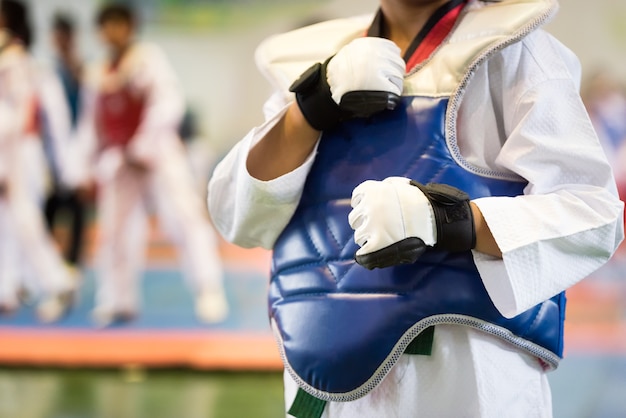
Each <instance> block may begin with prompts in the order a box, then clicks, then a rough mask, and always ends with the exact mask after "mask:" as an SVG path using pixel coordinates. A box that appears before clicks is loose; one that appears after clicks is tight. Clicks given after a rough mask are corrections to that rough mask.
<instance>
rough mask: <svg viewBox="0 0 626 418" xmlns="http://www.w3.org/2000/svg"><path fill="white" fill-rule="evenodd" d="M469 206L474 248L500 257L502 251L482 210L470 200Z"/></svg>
mask: <svg viewBox="0 0 626 418" xmlns="http://www.w3.org/2000/svg"><path fill="white" fill-rule="evenodd" d="M470 206H471V208H472V215H473V216H474V228H475V231H476V246H475V247H474V249H475V250H476V251H480V252H481V253H484V254H488V255H491V256H494V257H498V258H502V251H501V250H500V247H498V244H497V243H496V240H495V238H494V237H493V234H492V233H491V230H490V229H489V225H487V222H486V221H485V218H484V216H483V214H482V212H481V211H480V209H479V208H478V206H476V204H475V203H473V202H470Z"/></svg>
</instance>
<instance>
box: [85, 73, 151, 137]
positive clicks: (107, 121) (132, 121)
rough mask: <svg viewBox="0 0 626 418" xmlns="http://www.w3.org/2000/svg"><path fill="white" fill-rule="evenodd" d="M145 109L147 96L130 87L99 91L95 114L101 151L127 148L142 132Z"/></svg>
mask: <svg viewBox="0 0 626 418" xmlns="http://www.w3.org/2000/svg"><path fill="white" fill-rule="evenodd" d="M111 71H115V68H113V69H112V70H111ZM144 107H145V95H144V94H143V93H141V92H138V91H137V90H136V89H133V88H131V86H130V85H129V84H128V83H123V84H121V85H120V86H119V87H118V88H117V89H114V90H112V91H106V92H105V91H100V92H99V94H98V97H97V99H96V112H95V124H96V131H97V134H98V138H99V141H100V148H101V149H105V148H110V147H126V146H127V145H128V143H129V142H130V141H131V140H132V138H133V136H134V135H135V133H136V132H137V129H138V128H139V124H140V123H141V119H142V117H143V113H144Z"/></svg>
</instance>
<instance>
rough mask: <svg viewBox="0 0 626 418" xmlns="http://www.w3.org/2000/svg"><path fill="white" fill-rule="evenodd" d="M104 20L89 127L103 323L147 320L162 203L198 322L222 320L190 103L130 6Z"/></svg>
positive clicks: (84, 120)
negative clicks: (152, 247)
mask: <svg viewBox="0 0 626 418" xmlns="http://www.w3.org/2000/svg"><path fill="white" fill-rule="evenodd" d="M96 21H97V25H98V28H99V31H100V35H101V38H102V40H103V42H104V43H105V44H106V46H107V48H108V57H107V59H106V60H105V62H104V63H102V65H99V66H98V67H97V68H96V69H95V70H94V71H93V72H90V75H89V77H88V83H87V85H86V93H87V94H86V95H84V96H83V97H84V100H85V103H84V113H83V115H82V116H81V122H80V125H81V126H79V131H82V133H80V132H79V135H82V136H83V137H85V138H87V139H86V140H85V139H83V140H82V143H83V144H86V143H91V144H92V150H94V151H95V160H96V166H97V167H96V173H95V179H96V182H97V185H98V199H97V200H98V202H97V214H98V218H99V233H100V239H99V254H98V284H97V293H96V306H95V308H94V310H93V319H94V321H95V323H96V324H97V325H99V326H107V325H109V324H111V323H115V322H124V321H128V320H131V319H133V318H134V317H135V316H136V315H137V314H138V311H139V309H140V306H139V305H140V294H139V275H140V273H141V268H142V265H143V256H144V252H145V240H146V221H147V215H148V214H147V210H148V204H149V203H153V204H154V206H155V207H156V211H157V214H158V215H159V219H160V221H161V225H162V226H163V228H164V229H165V230H166V232H167V233H169V235H170V237H171V238H172V239H173V240H174V242H175V243H176V244H177V246H178V248H179V250H180V252H181V255H182V258H183V260H182V261H183V264H184V268H185V272H186V273H187V275H186V276H187V278H188V279H189V281H190V286H191V288H192V290H193V292H194V295H195V312H196V316H197V317H198V318H199V319H200V320H201V321H204V322H207V323H214V322H219V321H222V320H224V319H225V317H226V315H227V313H228V304H227V301H226V297H225V293H224V288H223V278H222V275H223V272H222V264H221V260H220V257H219V253H218V248H217V240H216V236H215V233H214V231H213V229H212V227H211V225H210V223H209V218H208V214H207V213H206V209H205V207H204V205H203V204H202V199H201V198H200V196H199V195H198V194H197V193H196V192H195V190H194V182H193V178H192V175H191V171H190V167H189V165H188V162H187V160H186V157H185V151H184V146H183V143H182V141H181V139H180V137H179V135H178V133H177V132H178V128H179V124H180V120H181V118H182V115H183V111H184V101H183V98H182V95H181V91H180V88H179V85H178V82H177V80H176V78H175V75H174V73H173V70H172V69H171V68H170V65H169V63H168V62H167V60H166V57H165V56H164V54H163V52H162V51H161V50H160V49H159V48H158V47H157V46H156V45H152V44H148V43H144V42H139V41H137V40H136V38H135V31H136V29H137V17H136V15H135V12H134V11H133V10H132V9H131V8H130V7H128V6H126V5H123V4H117V3H112V4H106V5H104V6H103V7H102V8H101V9H100V11H99V13H98V14H97V17H96ZM88 138H92V139H95V141H89V139H88ZM88 154H89V153H88Z"/></svg>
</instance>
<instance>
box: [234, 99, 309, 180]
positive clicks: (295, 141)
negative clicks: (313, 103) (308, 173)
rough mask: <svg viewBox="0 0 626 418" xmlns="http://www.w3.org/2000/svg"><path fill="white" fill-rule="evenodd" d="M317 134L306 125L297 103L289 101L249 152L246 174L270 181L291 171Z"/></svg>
mask: <svg viewBox="0 0 626 418" xmlns="http://www.w3.org/2000/svg"><path fill="white" fill-rule="evenodd" d="M319 136H320V132H319V131H317V130H315V129H313V128H312V127H311V126H309V124H308V123H307V122H306V120H305V119H304V116H302V113H301V112H300V109H299V108H298V105H297V104H296V103H295V102H294V103H292V104H291V106H289V108H288V109H287V112H286V113H285V115H284V116H283V117H282V118H281V119H280V120H279V121H278V123H277V124H276V125H275V126H274V127H273V128H272V129H270V130H269V131H268V133H267V134H266V135H265V137H264V138H263V139H261V140H260V141H259V142H258V143H256V144H255V145H254V146H253V147H252V149H251V150H250V152H249V153H248V158H247V160H246V167H247V170H248V173H250V175H251V176H252V177H254V178H256V179H257V180H262V181H269V180H274V179H276V178H278V177H280V176H282V175H284V174H287V173H290V172H292V171H293V170H295V169H296V168H298V167H300V166H301V165H302V164H303V163H304V162H305V161H306V160H307V158H309V156H310V154H311V152H312V151H313V149H314V148H315V144H316V143H317V140H318V139H319Z"/></svg>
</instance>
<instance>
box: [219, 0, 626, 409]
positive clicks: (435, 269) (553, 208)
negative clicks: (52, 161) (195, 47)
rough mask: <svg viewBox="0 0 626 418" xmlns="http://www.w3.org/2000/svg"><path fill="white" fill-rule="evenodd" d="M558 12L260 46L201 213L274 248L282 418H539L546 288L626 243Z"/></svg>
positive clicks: (285, 38) (551, 340)
mask: <svg viewBox="0 0 626 418" xmlns="http://www.w3.org/2000/svg"><path fill="white" fill-rule="evenodd" d="M557 10H558V4H557V2H556V1H554V0H502V1H479V0H468V1H463V0H452V1H448V0H381V1H380V8H379V9H378V11H377V12H376V13H375V15H374V16H359V17H354V18H348V19H338V20H334V21H328V22H323V23H320V24H318V25H313V26H309V27H306V28H303V29H299V30H296V31H292V32H288V33H285V34H280V35H276V36H274V37H271V38H270V39H268V40H266V41H265V42H264V43H263V44H261V45H260V47H259V48H258V49H257V52H256V61H257V64H258V66H259V68H260V70H261V72H262V73H263V74H264V75H265V76H266V77H267V78H268V79H269V81H270V82H271V84H272V86H273V87H274V89H275V93H274V95H273V96H272V97H271V98H270V99H269V100H268V101H267V103H266V105H265V107H264V110H265V116H266V121H265V122H264V123H263V124H262V125H261V126H258V127H255V128H253V129H252V130H251V131H250V133H249V134H248V135H246V136H245V137H244V138H243V139H242V140H241V141H240V142H239V143H238V144H236V145H235V147H234V148H233V149H232V150H231V151H230V152H229V154H228V155H227V156H226V157H225V158H224V159H223V160H222V162H221V163H220V164H219V165H218V167H217V168H216V170H215V171H214V173H213V177H212V178H211V181H210V184H209V202H208V203H209V208H210V212H211V215H212V216H213V220H214V223H215V225H216V227H217V228H218V230H219V231H220V232H221V233H222V234H223V235H224V237H226V238H227V239H228V240H229V241H232V242H234V243H236V244H238V245H241V246H243V247H258V246H261V247H264V248H268V249H272V250H273V261H272V273H271V274H272V276H271V282H270V287H269V301H268V305H269V306H268V310H269V314H270V319H271V325H272V329H273V331H274V334H275V336H276V340H277V342H278V346H279V349H280V351H281V357H282V358H283V361H284V366H285V374H284V381H285V404H286V408H287V410H288V413H289V415H292V416H295V417H299V418H303V417H307V418H314V417H343V418H348V417H350V418H352V417H360V418H364V417H397V418H400V417H402V418H404V417H461V416H463V417H520V418H521V417H525V418H527V417H535V418H539V417H550V416H552V398H551V390H550V385H549V382H548V378H547V374H546V371H549V370H552V369H554V368H556V367H557V366H558V364H559V361H560V360H561V358H562V356H563V325H564V323H563V321H564V315H565V293H564V291H565V290H566V289H568V288H569V287H570V286H572V285H574V284H575V283H577V282H578V281H580V280H582V279H583V278H585V277H586V276H588V275H589V274H590V273H592V272H593V271H595V270H596V269H598V268H599V267H600V266H602V265H603V264H604V263H606V261H607V260H608V259H609V257H610V256H611V255H612V254H613V253H614V251H615V249H616V247H617V245H618V244H619V243H620V242H621V241H622V239H623V225H622V223H621V217H622V213H623V204H622V202H620V201H619V200H618V198H617V193H616V188H615V182H614V180H613V177H612V174H611V169H610V166H609V164H608V162H607V160H606V156H605V155H604V153H603V152H602V148H601V146H600V144H599V141H598V138H597V135H596V133H595V132H594V130H593V127H592V125H591V123H590V121H589V117H588V115H587V113H586V111H585V108H584V106H583V103H582V101H581V99H580V95H579V87H580V64H579V62H578V60H577V58H576V57H575V56H574V54H573V53H572V52H571V51H570V50H569V49H567V48H566V47H565V46H563V45H562V44H561V43H560V42H558V41H557V40H556V39H554V38H553V37H552V36H551V35H549V34H548V33H547V32H545V31H544V30H542V29H541V28H540V27H541V26H542V25H543V24H545V23H546V22H548V21H549V19H550V18H551V17H552V16H554V14H555V13H556V12H557ZM307 68H308V69H307Z"/></svg>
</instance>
